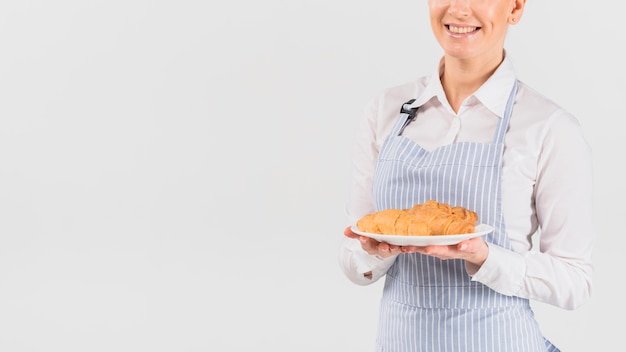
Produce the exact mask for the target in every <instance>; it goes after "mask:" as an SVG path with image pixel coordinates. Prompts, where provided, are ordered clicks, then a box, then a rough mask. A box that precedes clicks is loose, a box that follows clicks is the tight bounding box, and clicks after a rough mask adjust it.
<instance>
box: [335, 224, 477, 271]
mask: <svg viewBox="0 0 626 352" xmlns="http://www.w3.org/2000/svg"><path fill="white" fill-rule="evenodd" d="M343 233H344V235H345V236H346V237H349V238H353V239H357V240H359V241H360V242H361V247H362V248H363V250H364V251H366V252H367V253H368V254H371V255H378V256H380V257H382V258H388V257H391V256H393V255H397V254H400V253H421V254H425V255H430V256H433V257H436V258H439V259H442V260H446V259H463V260H465V261H467V262H469V263H472V264H474V265H477V266H479V267H480V266H481V265H482V264H483V263H484V262H485V260H487V255H488V254H489V246H488V245H487V242H485V241H484V240H483V239H482V237H474V238H471V239H469V240H465V241H462V242H459V243H457V244H455V245H449V246H434V245H433V246H423V247H422V246H397V245H393V244H389V243H385V242H378V241H376V240H375V239H373V238H369V237H366V236H360V235H358V234H356V233H354V232H352V230H350V227H346V229H345V230H344V232H343Z"/></svg>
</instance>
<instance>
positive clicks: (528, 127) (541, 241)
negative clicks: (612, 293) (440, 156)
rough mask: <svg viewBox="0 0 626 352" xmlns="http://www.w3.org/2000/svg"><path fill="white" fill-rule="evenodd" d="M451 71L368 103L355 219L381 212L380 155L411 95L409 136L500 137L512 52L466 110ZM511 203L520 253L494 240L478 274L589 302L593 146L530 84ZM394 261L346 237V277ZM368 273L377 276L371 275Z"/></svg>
mask: <svg viewBox="0 0 626 352" xmlns="http://www.w3.org/2000/svg"><path fill="white" fill-rule="evenodd" d="M442 62H443V61H442ZM442 70H443V66H442V64H440V66H439V68H438V70H437V71H436V72H435V73H434V74H433V75H432V76H430V77H422V78H420V79H418V80H416V81H414V82H410V83H407V84H404V85H401V86H397V87H393V88H389V89H386V90H384V91H383V92H382V93H381V94H380V95H379V96H377V97H376V98H374V99H373V100H372V101H371V102H370V103H369V104H368V105H367V106H366V109H365V111H364V113H363V118H362V120H361V123H360V126H359V129H358V130H357V135H356V141H357V143H356V145H355V150H354V153H353V160H352V182H351V189H350V196H349V200H348V203H347V207H346V212H347V216H348V222H349V225H353V224H354V223H355V222H356V220H358V219H359V218H360V217H362V216H363V215H365V214H367V213H370V212H373V211H374V202H373V199H372V194H371V193H372V192H371V189H372V176H373V174H374V169H375V167H376V160H377V156H378V152H379V151H380V148H381V145H382V143H383V141H384V140H385V138H386V137H387V136H388V135H389V133H390V131H391V129H392V127H393V125H394V123H395V121H396V118H397V117H398V113H399V111H400V107H401V106H402V104H403V103H405V102H407V101H408V100H409V99H413V98H417V100H416V101H415V102H414V103H413V104H412V105H413V106H414V107H416V106H419V107H420V108H419V109H418V112H417V116H416V119H415V120H414V121H413V122H411V124H409V126H408V127H407V128H406V129H405V130H404V132H403V135H404V136H405V137H407V138H409V139H411V140H413V141H415V142H416V143H418V144H420V146H422V147H423V148H424V149H427V150H432V149H435V148H437V147H439V146H442V145H446V144H451V143H456V142H463V141H471V142H482V143H491V142H492V140H493V136H494V132H495V128H496V126H497V123H498V119H500V118H501V117H502V116H503V115H504V109H505V106H506V102H507V98H508V95H509V92H510V91H511V87H512V85H513V84H514V81H515V80H516V76H515V72H514V70H513V66H512V63H511V62H510V60H509V59H508V58H506V57H505V59H504V61H503V62H502V64H501V65H500V66H499V67H498V69H497V70H496V71H495V72H494V74H493V75H492V76H491V77H490V78H489V79H488V80H487V82H485V83H484V84H483V86H481V87H480V88H479V89H478V90H477V91H476V92H475V93H474V94H473V95H471V96H469V97H468V98H467V99H466V100H465V101H464V102H463V104H462V105H461V107H460V108H459V111H458V113H455V112H454V111H453V109H452V108H451V107H450V105H449V103H448V101H447V99H446V97H445V93H444V90H443V87H442V85H441V82H440V80H439V77H440V74H441V72H443V71H442ZM502 210H503V213H504V220H505V224H506V229H507V232H508V236H509V238H510V240H511V243H512V246H513V249H514V251H509V250H505V249H504V248H501V247H498V246H495V245H493V244H490V245H489V256H488V258H487V260H486V261H485V263H484V264H483V265H482V266H481V267H480V268H474V267H471V266H467V271H468V273H469V274H470V275H472V280H476V281H479V282H482V283H483V284H485V285H487V286H489V287H491V288H492V289H494V290H496V291H498V292H500V293H502V294H505V295H515V296H519V297H523V298H528V299H533V300H537V301H541V302H544V303H548V304H552V305H555V306H558V307H561V308H565V309H574V308H577V307H578V306H580V305H581V304H583V303H585V302H586V301H587V300H588V298H589V296H590V293H591V274H592V271H593V267H592V262H591V253H592V247H593V243H594V239H595V233H594V227H593V224H592V164H591V149H590V147H589V145H588V143H587V141H586V140H585V137H584V135H583V131H582V128H581V126H580V124H579V123H578V121H577V119H576V118H575V117H574V116H572V114H570V113H569V112H567V111H566V110H564V109H563V108H561V107H560V106H558V105H557V104H555V103H554V102H552V101H550V100H549V99H547V98H546V97H544V96H543V95H541V94H539V93H538V92H536V91H534V90H532V89H531V88H529V87H528V86H527V85H525V84H524V83H523V82H519V84H518V91H517V95H516V100H515V105H514V108H513V114H512V116H511V121H510V123H509V129H508V131H507V134H506V137H505V146H504V155H503V169H502ZM535 247H536V248H535ZM394 260H395V257H392V258H388V259H384V260H381V259H378V258H377V257H374V256H370V255H368V254H367V253H366V252H365V251H363V250H362V249H361V246H360V244H359V242H358V241H356V240H352V239H346V240H345V241H344V242H343V244H342V247H341V250H340V254H339V261H340V265H341V267H342V269H343V271H344V273H345V274H346V276H347V277H348V278H349V279H350V280H352V281H353V282H355V283H357V284H362V285H365V284H369V283H372V282H375V281H376V280H378V279H380V278H381V277H383V276H384V275H385V273H386V272H387V270H388V269H389V267H390V266H391V265H392V264H393V262H394ZM368 271H372V273H373V277H372V278H371V279H368V278H365V277H364V276H363V273H365V272H368Z"/></svg>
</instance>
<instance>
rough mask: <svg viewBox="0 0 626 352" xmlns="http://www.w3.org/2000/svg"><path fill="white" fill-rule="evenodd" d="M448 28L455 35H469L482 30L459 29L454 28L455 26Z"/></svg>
mask: <svg viewBox="0 0 626 352" xmlns="http://www.w3.org/2000/svg"><path fill="white" fill-rule="evenodd" d="M446 27H447V28H448V30H449V31H450V32H451V33H454V34H467V33H472V32H476V31H478V30H479V29H480V27H468V26H463V27H459V26H453V25H446Z"/></svg>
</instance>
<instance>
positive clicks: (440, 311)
mask: <svg viewBox="0 0 626 352" xmlns="http://www.w3.org/2000/svg"><path fill="white" fill-rule="evenodd" d="M516 91H517V82H516V83H515V85H514V87H513V89H512V91H511V94H510V96H509V100H508V103H507V107H506V111H505V115H504V117H503V118H502V119H500V121H499V124H498V127H497V129H496V132H495V134H494V138H493V142H492V143H490V144H485V143H473V142H462V143H453V144H450V145H446V146H442V147H439V148H437V149H435V150H433V151H427V150H425V149H423V148H421V147H420V146H419V145H418V144H416V143H415V142H413V141H411V140H409V139H408V138H406V137H404V136H402V132H403V130H404V129H405V128H406V127H407V126H408V125H409V124H410V123H411V121H412V120H413V119H414V116H415V113H416V110H417V108H414V109H411V110H408V109H405V108H404V107H405V106H408V103H407V104H405V105H404V106H403V109H402V112H401V113H400V116H399V118H398V120H397V122H396V124H395V125H394V128H393V130H392V132H391V134H390V135H389V136H388V137H387V138H386V139H385V141H384V142H383V145H382V148H381V151H380V155H379V157H378V164H377V167H376V172H375V174H374V180H373V194H374V201H375V207H376V210H383V209H389V208H396V209H408V208H411V207H412V206H413V205H414V204H417V203H424V202H425V201H427V200H430V199H434V200H437V201H439V202H443V203H448V204H450V205H451V206H456V205H458V206H463V207H465V208H468V209H471V210H473V211H475V212H476V213H477V214H478V216H479V222H480V223H485V224H489V225H491V226H493V227H494V231H493V232H492V233H490V234H488V235H485V236H484V239H485V241H487V242H489V243H493V244H495V245H498V246H501V247H504V248H507V249H511V244H510V242H509V239H508V236H507V234H506V228H505V224H504V219H503V215H502V209H501V199H500V197H501V189H500V177H501V170H502V167H501V164H502V153H503V150H504V136H505V133H506V129H507V126H508V123H509V120H510V118H511V110H512V108H513V102H514V99H515V93H516ZM377 345H378V351H387V352H388V351H394V352H403V351H406V352H409V351H410V352H415V351H424V352H433V351H454V352H459V351H475V352H489V351H507V352H508V351H516V352H517V351H524V352H535V351H537V352H545V351H559V350H558V349H557V348H556V347H554V346H553V345H552V344H551V343H550V342H549V341H547V340H546V339H545V338H544V337H543V336H542V334H541V332H540V330H539V326H538V324H537V322H536V320H535V318H534V314H533V312H532V310H531V307H530V305H529V301H528V300H526V299H522V298H519V297H513V296H505V295H502V294H500V293H498V292H496V291H493V290H492V289H490V288H488V287H487V286H485V285H483V284H481V283H479V282H475V281H472V280H471V278H470V276H469V275H468V274H467V272H466V271H465V263H464V261H463V260H460V259H454V260H450V259H449V260H440V259H438V258H434V257H430V256H426V255H422V254H419V253H410V254H400V255H399V256H398V257H397V258H396V261H395V263H394V264H393V266H392V267H391V268H390V269H389V271H388V272H387V275H386V277H385V286H384V290H383V297H382V299H381V306H380V323H379V329H378V338H377Z"/></svg>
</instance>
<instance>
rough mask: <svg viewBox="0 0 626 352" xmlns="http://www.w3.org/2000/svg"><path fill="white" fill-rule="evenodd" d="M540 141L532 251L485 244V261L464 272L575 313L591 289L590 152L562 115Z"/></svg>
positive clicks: (506, 290)
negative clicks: (518, 251) (534, 245)
mask: <svg viewBox="0 0 626 352" xmlns="http://www.w3.org/2000/svg"><path fill="white" fill-rule="evenodd" d="M542 140H543V143H542V147H541V149H540V155H539V157H538V159H537V160H538V164H537V177H536V184H535V191H534V207H535V213H536V218H537V221H538V224H539V232H538V236H539V239H538V241H537V243H538V245H539V246H538V248H537V249H536V250H531V251H527V252H524V253H517V252H514V251H509V250H505V249H503V248H501V247H497V246H495V245H492V244H490V245H489V256H488V258H487V260H486V261H485V263H484V264H483V265H482V266H481V267H480V268H476V267H473V266H471V265H467V266H466V269H467V271H468V273H469V274H470V275H472V280H476V281H479V282H482V283H484V284H485V285H487V286H489V287H491V288H492V289H494V290H496V291H498V292H500V293H502V294H505V295H516V296H520V297H523V298H528V299H534V300H537V301H540V302H544V303H548V304H551V305H554V306H558V307H561V308H564V309H575V308H577V307H579V306H580V305H582V304H583V303H585V302H586V301H587V300H588V299H589V297H590V295H591V286H592V285H591V284H592V271H593V265H592V260H591V252H592V247H593V243H594V241H595V233H594V227H593V224H592V161H591V149H590V147H589V145H588V144H587V142H586V140H585V138H584V137H583V134H582V129H581V127H580V125H579V124H578V122H577V120H576V119H574V117H573V116H571V115H570V114H567V113H564V112H563V111H559V112H558V113H556V114H553V115H552V116H551V118H550V119H549V120H548V123H547V124H546V128H545V130H544V136H543V138H542Z"/></svg>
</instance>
